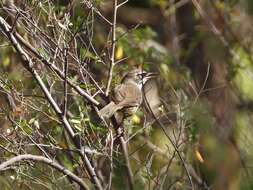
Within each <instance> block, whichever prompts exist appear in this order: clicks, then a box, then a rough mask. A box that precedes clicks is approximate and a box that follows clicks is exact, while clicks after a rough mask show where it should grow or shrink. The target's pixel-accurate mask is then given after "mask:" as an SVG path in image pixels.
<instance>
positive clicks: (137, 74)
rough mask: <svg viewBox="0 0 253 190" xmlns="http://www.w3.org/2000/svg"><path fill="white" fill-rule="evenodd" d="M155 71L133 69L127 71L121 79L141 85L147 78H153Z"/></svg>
mask: <svg viewBox="0 0 253 190" xmlns="http://www.w3.org/2000/svg"><path fill="white" fill-rule="evenodd" d="M156 76H157V73H152V72H146V71H144V70H142V69H134V70H132V71H130V72H128V73H127V74H126V75H125V76H124V77H123V79H122V82H123V83H124V82H135V83H136V84H138V86H140V87H142V86H143V85H144V84H145V83H146V82H147V81H148V80H149V79H151V78H155V77H156Z"/></svg>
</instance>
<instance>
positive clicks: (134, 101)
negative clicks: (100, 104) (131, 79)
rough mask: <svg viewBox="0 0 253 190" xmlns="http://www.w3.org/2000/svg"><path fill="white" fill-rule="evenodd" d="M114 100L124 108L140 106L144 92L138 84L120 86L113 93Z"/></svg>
mask: <svg viewBox="0 0 253 190" xmlns="http://www.w3.org/2000/svg"><path fill="white" fill-rule="evenodd" d="M113 93H114V94H113V100H114V102H115V103H116V104H118V105H120V107H121V108H120V109H122V108H123V107H132V106H136V105H137V106H138V105H140V104H141V102H142V92H141V90H140V89H139V87H138V86H137V85H136V84H133V83H123V84H121V85H118V86H117V87H116V88H115V89H114V92H113Z"/></svg>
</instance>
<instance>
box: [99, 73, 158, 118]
mask: <svg viewBox="0 0 253 190" xmlns="http://www.w3.org/2000/svg"><path fill="white" fill-rule="evenodd" d="M156 75H157V74H156V73H148V72H146V71H143V70H141V69H134V70H132V71H130V72H129V73H127V74H126V75H125V76H124V77H123V79H122V81H121V84H119V85H118V86H116V87H115V88H114V90H113V92H112V96H111V99H112V101H111V102H110V103H109V104H107V105H106V106H105V107H104V108H102V109H101V110H100V111H99V115H100V116H101V117H105V118H110V117H112V116H113V114H114V113H116V112H117V111H119V110H122V111H123V112H124V116H129V115H132V114H134V113H135V112H136V111H137V109H138V108H139V106H140V105H141V103H142V101H143V94H142V88H143V86H144V84H145V83H146V82H147V81H148V80H149V79H151V78H154V77H155V76H156Z"/></svg>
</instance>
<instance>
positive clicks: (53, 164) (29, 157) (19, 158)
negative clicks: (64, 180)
mask: <svg viewBox="0 0 253 190" xmlns="http://www.w3.org/2000/svg"><path fill="white" fill-rule="evenodd" d="M25 160H32V161H36V162H42V163H45V164H47V165H50V166H51V167H53V168H55V169H57V170H58V171H60V172H61V173H63V174H65V175H67V176H68V177H69V178H71V179H72V180H73V181H75V182H76V183H77V184H78V185H80V187H82V188H84V189H87V190H89V189H90V188H89V187H88V185H87V184H86V183H85V182H84V181H83V180H82V179H81V178H79V177H78V176H76V175H75V174H74V173H72V172H71V171H69V170H68V169H66V168H65V167H64V166H62V165H60V164H58V163H57V162H55V161H53V160H51V159H48V158H46V157H43V156H35V155H32V154H23V155H18V156H15V157H13V158H11V159H9V160H7V161H5V162H3V163H1V164H0V171H4V170H6V168H8V167H10V166H11V165H13V164H15V163H16V162H21V161H25Z"/></svg>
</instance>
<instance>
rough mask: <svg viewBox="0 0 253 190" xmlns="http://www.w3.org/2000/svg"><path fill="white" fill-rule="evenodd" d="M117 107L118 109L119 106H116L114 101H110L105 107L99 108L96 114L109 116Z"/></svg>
mask: <svg viewBox="0 0 253 190" xmlns="http://www.w3.org/2000/svg"><path fill="white" fill-rule="evenodd" d="M119 109H120V106H118V105H117V104H115V103H114V102H110V103H109V104H107V105H106V106H105V107H103V108H102V109H101V110H99V112H98V114H99V116H100V117H106V118H110V117H112V115H113V114H114V113H115V112H116V111H118V110H119Z"/></svg>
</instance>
